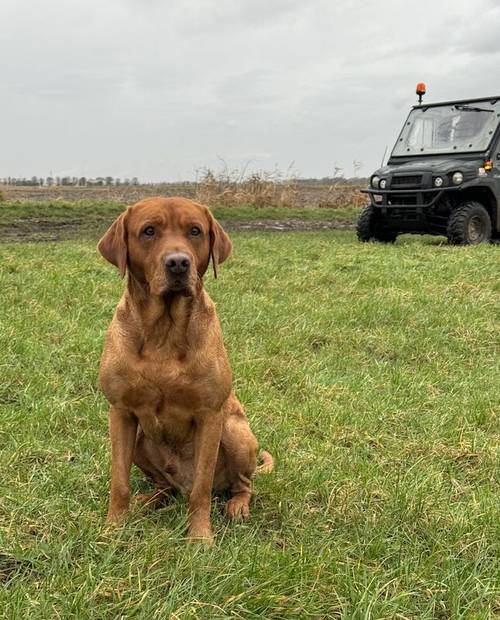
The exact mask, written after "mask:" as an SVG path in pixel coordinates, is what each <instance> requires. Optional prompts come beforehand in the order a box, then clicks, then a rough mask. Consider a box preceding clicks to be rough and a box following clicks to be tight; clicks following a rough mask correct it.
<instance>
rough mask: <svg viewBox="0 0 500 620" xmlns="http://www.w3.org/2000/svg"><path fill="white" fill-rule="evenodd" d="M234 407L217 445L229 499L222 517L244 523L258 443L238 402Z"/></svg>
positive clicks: (247, 510) (247, 514)
mask: <svg viewBox="0 0 500 620" xmlns="http://www.w3.org/2000/svg"><path fill="white" fill-rule="evenodd" d="M235 400H236V399H235ZM236 402H237V401H236ZM237 405H238V410H237V411H236V412H235V413H233V414H232V415H229V416H228V418H227V420H226V423H225V426H224V430H223V434H222V442H221V443H222V450H223V452H224V460H225V466H226V479H227V480H228V482H229V492H230V493H231V495H232V497H231V499H230V500H229V501H228V502H227V503H226V514H227V516H228V517H229V518H230V519H237V518H242V519H246V518H247V517H248V516H249V514H250V499H251V497H252V476H253V474H254V472H255V468H256V466H257V449H258V443H257V439H256V438H255V436H254V435H253V433H252V431H251V430H250V427H249V425H248V421H247V419H246V416H245V414H244V413H243V410H242V408H241V405H240V404H239V403H238V402H237Z"/></svg>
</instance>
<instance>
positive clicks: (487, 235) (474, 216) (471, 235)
mask: <svg viewBox="0 0 500 620" xmlns="http://www.w3.org/2000/svg"><path fill="white" fill-rule="evenodd" d="M447 237H448V241H449V242H450V243H453V245H477V244H478V243H486V242H488V241H490V240H491V220H490V216H489V215H488V211H486V209H485V208H484V207H483V205H482V204H481V203H480V202H475V201H473V200H471V201H470V202H463V203H462V204H460V205H458V207H457V208H456V209H454V210H453V211H452V212H451V215H450V217H449V219H448V228H447Z"/></svg>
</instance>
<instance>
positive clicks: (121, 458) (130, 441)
mask: <svg viewBox="0 0 500 620" xmlns="http://www.w3.org/2000/svg"><path fill="white" fill-rule="evenodd" d="M136 432H137V418H136V417H135V416H134V415H133V414H132V413H130V412H129V411H126V410H122V409H117V408H116V407H114V406H113V405H112V406H111V408H110V410H109V435H110V438H111V489H110V495H109V510H108V517H107V520H108V521H119V520H120V519H121V518H122V517H123V516H124V515H125V514H126V513H127V511H128V509H129V505H130V469H131V467H132V458H133V455H134V446H135V436H136Z"/></svg>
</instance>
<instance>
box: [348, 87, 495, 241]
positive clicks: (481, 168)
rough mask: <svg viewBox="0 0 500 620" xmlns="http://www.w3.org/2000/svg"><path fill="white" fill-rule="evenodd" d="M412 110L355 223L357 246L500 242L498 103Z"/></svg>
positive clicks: (419, 92) (477, 102) (420, 89)
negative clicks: (424, 238)
mask: <svg viewBox="0 0 500 620" xmlns="http://www.w3.org/2000/svg"><path fill="white" fill-rule="evenodd" d="M425 90H426V89H425V84H423V83H420V84H418V85H417V91H416V92H417V95H418V96H419V103H418V105H415V106H413V108H412V109H411V111H410V114H409V116H408V118H407V119H406V121H405V124H404V126H403V129H402V130H401V133H400V134H399V137H398V139H397V141H396V144H395V146H394V148H393V150H392V153H391V155H390V158H389V160H388V162H387V165H385V166H382V167H381V168H379V169H378V170H376V171H375V172H374V173H373V175H372V176H371V178H370V187H369V188H367V189H364V190H361V191H363V192H365V193H366V194H368V195H369V197H370V204H369V205H368V206H366V207H365V208H364V209H363V211H362V213H361V215H360V217H359V220H358V223H357V234H358V239H359V240H360V241H371V240H375V241H383V242H394V241H395V240H396V237H397V236H398V234H401V233H417V234H419V233H420V234H422V233H425V234H431V235H445V236H446V237H447V238H448V240H449V242H450V243H452V244H456V245H468V244H477V243H481V242H487V241H490V240H492V239H499V238H500V96H498V97H481V98H478V99H463V100H460V101H445V102H442V103H429V104H427V103H422V97H423V95H424V94H425Z"/></svg>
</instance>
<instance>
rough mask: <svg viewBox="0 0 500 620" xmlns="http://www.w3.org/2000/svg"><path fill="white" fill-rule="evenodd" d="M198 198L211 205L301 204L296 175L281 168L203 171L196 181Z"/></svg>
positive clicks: (288, 205)
mask: <svg viewBox="0 0 500 620" xmlns="http://www.w3.org/2000/svg"><path fill="white" fill-rule="evenodd" d="M195 199H196V200H197V201H198V202H201V203H203V204H206V205H209V206H241V205H251V206H254V207H296V206H299V205H300V199H299V188H298V184H297V181H296V179H294V178H293V177H289V178H284V177H283V175H282V174H281V173H279V172H278V171H273V172H263V171H261V172H253V173H251V174H249V175H248V176H246V175H245V174H244V172H243V173H242V172H239V171H228V170H227V169H225V170H223V171H222V172H219V173H214V172H213V171H212V170H210V169H206V170H204V171H203V172H202V175H201V178H200V180H199V181H198V182H197V184H196V188H195Z"/></svg>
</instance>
